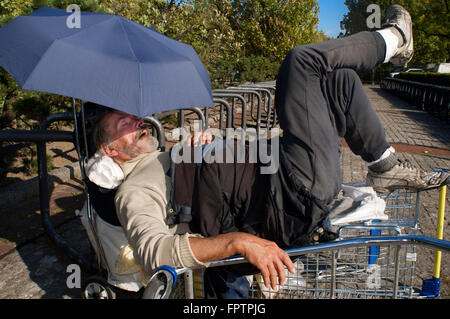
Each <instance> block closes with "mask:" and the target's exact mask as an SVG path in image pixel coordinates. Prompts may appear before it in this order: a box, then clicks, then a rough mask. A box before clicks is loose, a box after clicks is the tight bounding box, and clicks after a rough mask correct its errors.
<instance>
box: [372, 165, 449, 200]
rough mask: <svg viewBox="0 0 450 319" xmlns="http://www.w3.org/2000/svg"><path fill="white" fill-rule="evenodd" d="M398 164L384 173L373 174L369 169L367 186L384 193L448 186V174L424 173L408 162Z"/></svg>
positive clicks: (438, 172) (442, 172)
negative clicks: (396, 190)
mask: <svg viewBox="0 0 450 319" xmlns="http://www.w3.org/2000/svg"><path fill="white" fill-rule="evenodd" d="M398 162H399V163H398V164H397V165H395V166H394V167H392V168H391V169H389V170H387V171H385V172H374V171H372V170H371V169H370V168H369V172H368V174H367V179H366V183H367V185H368V186H372V187H373V189H374V190H375V191H377V192H380V193H386V192H391V191H393V190H394V189H399V188H405V189H412V190H415V191H421V190H426V189H431V188H436V187H440V186H442V185H449V184H450V174H449V173H448V172H446V171H436V172H425V171H423V170H421V169H420V168H417V167H415V166H414V165H412V164H411V163H410V162H408V161H400V160H398Z"/></svg>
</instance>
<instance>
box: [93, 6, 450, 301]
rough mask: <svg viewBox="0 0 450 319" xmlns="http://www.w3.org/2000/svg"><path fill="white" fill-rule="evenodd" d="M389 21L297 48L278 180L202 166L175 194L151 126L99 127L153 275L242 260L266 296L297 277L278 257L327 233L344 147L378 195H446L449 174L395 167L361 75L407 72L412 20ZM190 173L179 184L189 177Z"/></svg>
mask: <svg viewBox="0 0 450 319" xmlns="http://www.w3.org/2000/svg"><path fill="white" fill-rule="evenodd" d="M386 19H387V21H386V24H385V25H384V27H383V28H382V29H381V30H378V31H376V32H361V33H358V34H355V35H352V36H349V37H345V38H339V39H335V40H330V41H327V42H322V43H316V44H311V45H304V46H299V47H296V48H294V49H292V50H291V51H290V52H289V53H288V54H287V56H286V58H285V60H284V62H283V63H282V65H281V67H280V70H279V73H278V77H277V86H276V105H275V107H276V111H277V115H278V118H279V123H280V127H281V129H282V130H283V138H282V141H281V146H280V167H279V169H278V171H277V172H276V173H275V174H271V175H266V176H262V175H261V174H258V173H257V171H258V164H251V163H244V164H240V165H243V166H239V167H238V166H237V165H230V164H219V163H212V164H207V163H203V164H202V165H193V166H192V167H191V169H193V170H194V171H191V173H192V172H193V173H192V174H194V175H191V176H194V177H195V178H194V180H195V182H187V181H183V180H180V178H177V179H175V185H172V183H171V178H170V176H169V175H170V174H169V173H168V172H169V171H170V166H171V162H170V155H169V152H165V153H162V152H159V151H157V150H156V147H155V143H153V142H154V141H153V140H152V139H153V138H152V136H150V134H149V133H148V132H147V131H146V129H145V128H144V127H143V121H142V120H140V119H138V118H136V117H134V116H131V115H128V114H125V113H121V112H117V111H112V112H110V113H108V114H106V115H105V116H104V117H103V118H102V119H101V121H100V122H99V125H98V126H97V131H96V141H97V147H98V150H100V151H101V152H102V153H103V154H104V155H106V156H109V157H110V158H112V159H113V160H114V162H115V163H117V164H119V165H120V167H121V169H122V171H123V174H124V176H125V179H124V181H123V182H122V184H121V185H120V187H119V188H118V191H117V194H116V197H115V202H116V209H117V214H118V217H119V220H120V223H121V225H122V227H123V229H124V231H125V234H126V237H127V239H128V241H129V243H130V245H131V246H132V247H133V249H134V256H135V258H136V260H137V261H138V262H139V263H140V265H142V267H143V268H144V269H145V270H148V271H150V270H151V269H156V268H157V267H160V266H162V265H170V266H173V267H197V266H208V263H209V262H211V261H214V260H220V259H223V258H226V257H229V256H232V255H235V254H240V255H242V256H244V257H245V258H246V259H247V260H248V261H249V263H250V264H252V265H253V266H255V267H256V268H257V269H258V270H259V271H260V272H261V274H262V276H263V279H264V282H265V284H266V285H267V286H272V287H273V288H275V286H276V284H277V283H278V282H280V283H281V284H283V283H284V281H285V271H284V268H285V267H287V269H288V270H289V271H290V272H294V271H295V269H294V266H293V263H292V262H291V260H290V258H289V257H288V255H287V254H286V253H285V252H284V251H283V249H281V248H286V247H293V246H300V245H308V244H310V243H312V236H313V235H314V234H317V233H321V234H323V232H318V227H320V225H321V222H322V221H323V219H324V218H325V217H326V216H327V214H328V213H329V208H328V207H329V204H330V203H331V202H332V201H333V199H334V198H335V196H336V195H337V194H338V192H339V190H340V187H341V169H340V155H339V154H340V153H339V145H340V140H341V138H345V140H346V142H347V144H348V145H349V146H350V148H351V150H352V151H353V152H354V153H355V154H357V155H359V156H361V158H362V159H363V160H364V161H365V162H367V164H368V176H367V184H368V185H370V186H373V187H374V188H375V189H377V190H381V191H383V190H384V191H386V190H392V189H395V188H413V189H417V190H422V189H428V188H432V187H437V186H440V185H442V184H444V183H447V184H448V181H449V174H448V173H445V172H440V173H431V172H430V173H428V172H424V171H422V170H420V169H419V168H415V167H413V166H412V165H411V164H409V163H407V162H401V161H400V160H398V159H396V157H395V153H394V152H395V151H394V150H393V148H392V147H391V146H390V145H389V143H388V142H387V141H386V137H385V132H384V129H383V127H382V125H381V123H380V121H379V119H378V117H377V115H376V113H375V111H374V109H373V107H372V106H371V104H370V102H369V100H368V97H367V96H366V94H365V92H364V89H363V87H362V84H361V82H360V80H359V78H358V76H357V74H356V73H355V72H354V71H353V69H360V70H369V69H372V68H374V67H375V66H377V65H379V64H382V63H386V62H389V61H390V62H392V63H393V64H395V65H402V66H405V65H406V64H407V63H408V62H409V61H410V60H411V58H412V55H413V39H412V21H411V18H410V15H409V13H408V12H407V11H406V10H405V9H403V8H402V7H400V6H397V5H394V6H391V7H389V8H388V9H387V12H386ZM246 165H248V166H246ZM186 167H187V166H184V169H185V170H184V171H183V170H181V172H182V173H181V174H180V175H179V176H183V174H185V176H187V175H186V174H188V173H186V172H187V171H186V169H187V168H186ZM183 172H184V173H183ZM178 185H181V186H179V189H181V190H183V189H184V190H185V193H186V194H192V197H191V198H192V202H191V204H192V207H191V209H192V215H193V219H192V221H191V222H190V223H189V224H187V223H184V224H183V223H181V224H178V225H172V226H169V225H168V224H167V220H168V216H169V215H170V214H171V213H173V211H172V210H171V209H172V207H171V206H170V205H169V204H170V201H171V194H172V193H173V192H172V190H173V187H175V186H178ZM189 187H191V189H189ZM188 201H189V198H188ZM181 204H184V203H181ZM188 204H189V203H188ZM180 206H183V205H180ZM175 213H176V212H175ZM194 231H195V232H194ZM213 274H214V276H212V277H210V279H207V278H206V279H205V281H208V280H211V282H212V286H214V287H216V288H217V287H219V288H217V290H216V291H215V292H208V288H207V289H206V290H207V291H206V293H207V294H209V295H210V296H216V297H220V296H232V297H238V296H239V295H227V289H232V288H233V285H235V286H237V287H238V288H239V289H240V290H239V289H237V291H238V292H239V291H240V293H242V295H243V296H245V289H243V291H242V285H243V282H242V281H239V280H241V279H242V277H239V276H234V275H233V274H232V273H229V272H221V273H220V272H216V273H214V272H213ZM205 276H206V275H205ZM239 278H241V279H239ZM244 281H245V280H244ZM227 285H228V288H227ZM247 285H248V283H247ZM244 286H245V284H244Z"/></svg>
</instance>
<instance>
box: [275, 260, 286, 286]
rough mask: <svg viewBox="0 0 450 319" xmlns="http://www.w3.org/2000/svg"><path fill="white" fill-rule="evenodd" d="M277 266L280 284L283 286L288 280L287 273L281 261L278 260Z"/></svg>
mask: <svg viewBox="0 0 450 319" xmlns="http://www.w3.org/2000/svg"><path fill="white" fill-rule="evenodd" d="M275 268H276V269H277V273H278V283H279V284H280V286H282V285H284V283H285V282H286V273H285V271H284V265H283V263H282V262H281V261H279V260H278V261H276V263H275Z"/></svg>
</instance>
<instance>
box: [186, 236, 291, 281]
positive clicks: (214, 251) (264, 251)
mask: <svg viewBox="0 0 450 319" xmlns="http://www.w3.org/2000/svg"><path fill="white" fill-rule="evenodd" d="M189 240H190V245H191V249H192V251H193V253H194V255H195V257H196V258H197V259H198V260H200V261H202V262H210V261H215V260H220V259H224V258H227V257H230V256H233V255H236V254H240V255H242V256H243V257H245V258H246V259H247V260H248V261H249V262H250V263H251V264H253V265H254V266H256V267H257V268H258V269H259V271H260V272H261V274H262V276H263V278H264V284H265V286H266V287H269V286H270V287H272V288H273V289H276V285H277V283H280V285H284V283H285V281H286V274H285V272H284V267H285V266H286V267H287V269H288V270H289V272H291V273H292V274H294V273H295V266H294V264H293V263H292V261H291V259H290V258H289V256H288V254H287V253H286V252H285V251H284V250H282V249H281V248H279V247H278V246H277V244H275V243H274V242H272V241H269V240H265V239H262V238H259V237H256V236H253V235H250V234H247V233H238V232H235V233H228V234H222V235H218V236H214V237H208V238H196V237H191V238H189ZM277 279H278V280H277Z"/></svg>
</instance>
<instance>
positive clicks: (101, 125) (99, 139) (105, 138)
mask: <svg viewBox="0 0 450 319" xmlns="http://www.w3.org/2000/svg"><path fill="white" fill-rule="evenodd" d="M110 113H111V112H109V113H106V114H105V115H103V116H102V117H101V118H100V119H99V120H98V121H97V125H95V127H94V131H93V133H92V138H93V141H94V145H95V149H96V150H97V151H99V150H101V147H102V146H103V145H107V144H110V143H111V142H112V141H111V136H109V132H108V130H107V127H106V122H107V121H106V117H107V116H108V114H110Z"/></svg>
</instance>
